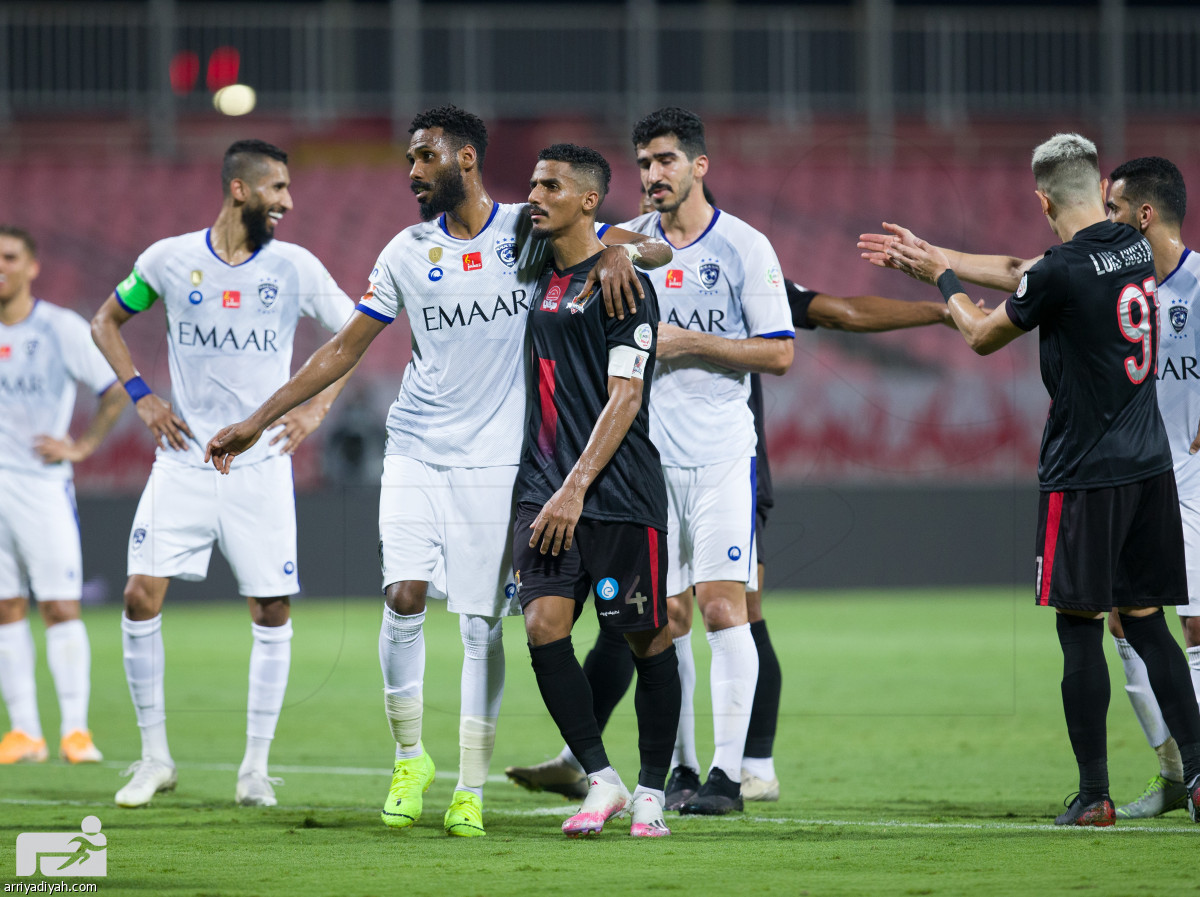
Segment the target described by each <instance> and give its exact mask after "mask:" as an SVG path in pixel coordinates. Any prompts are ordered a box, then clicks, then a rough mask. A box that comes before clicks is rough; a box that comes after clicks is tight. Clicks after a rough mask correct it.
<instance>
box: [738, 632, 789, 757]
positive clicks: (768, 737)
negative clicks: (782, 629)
mask: <svg viewBox="0 0 1200 897" xmlns="http://www.w3.org/2000/svg"><path fill="white" fill-rule="evenodd" d="M750 635H752V636H753V637H754V647H756V648H758V684H757V685H756V686H755V689H754V703H753V704H752V705H751V708H750V728H749V729H748V730H747V731H746V751H745V755H746V756H747V757H771V756H774V753H775V727H776V725H777V724H778V722H779V692H780V690H781V688H782V686H783V674H782V673H781V671H780V669H779V658H778V657H776V656H775V646H774V645H772V644H771V636H770V635H768V634H767V621H766V620H759V621H757V622H755V623H751V624H750Z"/></svg>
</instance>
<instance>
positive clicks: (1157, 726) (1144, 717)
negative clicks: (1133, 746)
mask: <svg viewBox="0 0 1200 897" xmlns="http://www.w3.org/2000/svg"><path fill="white" fill-rule="evenodd" d="M1113 642H1114V643H1115V644H1116V646H1117V654H1119V655H1120V657H1121V666H1123V667H1124V668H1125V693H1126V694H1127V695H1129V703H1130V704H1132V705H1133V712H1134V715H1135V716H1137V719H1138V722H1139V723H1141V726H1142V731H1143V732H1144V733H1146V741H1148V742H1149V743H1150V747H1152V748H1154V751H1155V753H1156V754H1158V762H1159V767H1160V771H1161V772H1162V774H1163V776H1164V777H1166V778H1168V779H1171V780H1172V781H1175V782H1181V781H1183V760H1182V759H1181V758H1180V756H1179V748H1178V747H1176V746H1175V741H1174V739H1172V738H1171V732H1170V730H1169V729H1167V722H1166V720H1164V719H1163V715H1162V711H1161V710H1160V709H1159V707H1158V699H1157V698H1155V697H1154V691H1153V689H1151V688H1150V674H1149V673H1147V672H1146V664H1145V663H1144V662H1143V661H1142V658H1140V657H1139V656H1138V653H1137V651H1135V650H1133V645H1131V644H1129V642H1128V641H1126V640H1125V639H1123V638H1116V637H1114V638H1113Z"/></svg>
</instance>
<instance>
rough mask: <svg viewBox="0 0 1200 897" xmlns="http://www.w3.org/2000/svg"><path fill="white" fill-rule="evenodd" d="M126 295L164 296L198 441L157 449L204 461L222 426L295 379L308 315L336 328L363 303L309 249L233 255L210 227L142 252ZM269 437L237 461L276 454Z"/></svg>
mask: <svg viewBox="0 0 1200 897" xmlns="http://www.w3.org/2000/svg"><path fill="white" fill-rule="evenodd" d="M146 287H148V288H149V292H148V293H147V292H146ZM135 297H136V298H135ZM117 298H118V299H119V300H120V301H121V304H122V305H123V306H124V307H125V308H126V309H127V310H128V311H131V312H136V311H142V310H144V308H146V307H148V305H149V303H151V302H153V301H155V300H156V299H159V298H161V299H162V301H163V307H164V311H165V312H166V316H167V352H168V361H169V364H170V369H171V403H172V405H173V406H174V411H175V413H176V414H177V415H179V417H181V418H182V419H183V420H184V421H185V422H186V423H187V425H188V427H189V428H190V429H191V431H192V433H193V434H194V435H195V437H196V441H195V442H192V441H190V440H189V442H188V448H187V451H182V452H181V451H176V450H174V449H171V448H165V449H164V448H160V449H159V450H158V458H159V459H160V460H163V459H169V460H171V461H177V462H179V463H183V464H188V465H191V466H194V467H203V466H204V446H205V445H207V443H208V440H209V439H211V438H212V437H213V436H214V435H216V433H217V431H218V430H220V429H221V428H222V427H225V426H228V425H229V424H232V423H237V422H238V421H240V420H244V419H245V418H246V417H248V416H249V415H250V414H251V413H253V412H254V411H255V410H256V409H257V408H258V406H259V405H261V404H262V403H263V402H264V401H266V399H267V398H268V397H270V395H271V394H272V393H273V392H275V390H277V389H278V388H279V387H280V386H282V385H283V384H284V383H286V382H287V379H288V377H289V376H290V375H291V363H292V339H293V337H294V336H295V333H296V324H297V322H298V321H299V319H300V316H301V315H305V316H308V317H312V318H315V319H316V320H317V321H318V322H319V323H320V324H321V325H322V326H324V327H325V328H326V329H328V330H331V331H336V330H338V329H340V328H341V326H342V324H343V323H345V321H346V319H347V318H348V317H349V316H350V314H351V313H352V312H353V310H354V302H353V300H351V299H350V298H349V297H348V296H347V295H346V294H345V293H344V292H342V290H341V289H340V288H339V287H338V285H337V284H336V283H335V282H334V280H333V278H332V277H331V276H330V275H329V272H328V271H326V270H325V266H324V265H322V264H321V263H320V261H318V260H317V258H316V256H314V255H313V254H312V253H311V252H309V251H308V250H307V249H304V248H303V247H300V246H297V245H295V244H294V243H284V242H282V241H280V240H272V241H271V242H270V243H267V244H266V245H265V246H263V247H262V248H260V249H259V250H258V251H257V252H256V253H255V254H254V255H253V256H251V257H250V258H249V259H247V260H246V261H244V262H242V263H241V264H239V265H230V264H229V263H227V262H226V261H224V260H223V259H222V258H221V257H220V256H218V255H217V254H216V252H215V251H213V248H212V244H211V242H210V239H209V231H207V230H202V231H196V232H195V233H190V234H183V235H182V236H178V237H169V238H167V239H165V240H160V241H159V242H157V243H155V244H154V245H153V246H151V247H150V248H149V249H147V250H146V251H145V252H143V253H142V254H141V256H140V257H139V258H138V260H137V263H136V264H135V266H134V273H133V274H131V275H130V277H129V279H127V280H126V281H124V282H123V283H122V284H121V285H120V286H119V287H117ZM149 385H150V387H151V388H152V389H153V388H155V386H156V384H154V383H151V384H149ZM269 443H270V440H269V439H265V438H264V439H260V440H259V441H258V442H257V443H256V444H255V445H254V447H253V448H251V449H250V450H249V451H247V452H246V453H245V454H243V455H240V456H239V457H238V464H242V465H246V464H253V463H255V462H257V461H262V460H263V459H264V458H268V457H271V456H274V455H277V454H278V453H279V447H278V446H274V447H272V446H270V445H269Z"/></svg>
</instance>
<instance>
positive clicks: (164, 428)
mask: <svg viewBox="0 0 1200 897" xmlns="http://www.w3.org/2000/svg"><path fill="white" fill-rule="evenodd" d="M134 408H135V409H137V413H138V417H140V418H141V419H142V423H144V424H145V425H146V427H147V429H149V430H150V433H151V435H152V436H153V437H154V444H155V445H157V446H159V447H160V448H161V447H162V446H163V441H164V440H166V444H167V445H168V446H170V447H171V448H173V449H175V450H176V451H180V452H182V451H185V450H186V449H187V440H188V439H195V438H196V437H195V436H193V435H192V431H191V430H190V429H188V425H187V424H186V423H185V422H184V420H183V418H181V417H180V416H179V415H177V414H176V413H175V412H174V411H173V410H172V408H171V403H170V402H168V401H166V400H165V399H163V398H162V397H161V396H157V395H155V394H154V393H150V394H149V395H145V396H142V397H141V398H140V399H138V400H137V403H136V404H135V405H134Z"/></svg>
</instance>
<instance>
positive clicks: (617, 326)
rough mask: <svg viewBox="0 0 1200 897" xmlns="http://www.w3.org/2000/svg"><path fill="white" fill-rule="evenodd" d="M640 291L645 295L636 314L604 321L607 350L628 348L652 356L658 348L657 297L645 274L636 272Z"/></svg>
mask: <svg viewBox="0 0 1200 897" xmlns="http://www.w3.org/2000/svg"><path fill="white" fill-rule="evenodd" d="M638 280H640V281H641V284H642V290H643V291H644V292H645V294H646V298H645V300H644V301H642V302H639V303H638V307H637V313H636V314H632V315H630V314H627V315H625V317H624V318H616V317H613V318H609V317H606V318H605V319H604V333H605V337H606V338H607V341H608V348H609V350H612V349H615V348H616V347H617V346H629V347H631V348H634V349H637V350H638V351H639V352H649V353H650V354H651V355H653V354H654V352H655V350H656V347H657V346H658V314H657V311H656V309H657V307H658V302H657V297H656V296H655V293H654V287H653V286H651V285H650V280H649V279H648V278H647V277H646V275H645V274H643V273H641V272H640V271H639V272H638Z"/></svg>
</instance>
